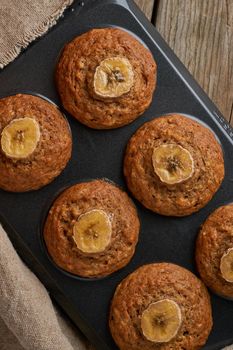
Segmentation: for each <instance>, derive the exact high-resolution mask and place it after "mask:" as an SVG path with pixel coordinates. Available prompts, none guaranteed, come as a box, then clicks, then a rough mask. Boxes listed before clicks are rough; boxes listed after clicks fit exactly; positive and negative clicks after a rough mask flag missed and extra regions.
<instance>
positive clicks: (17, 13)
mask: <svg viewBox="0 0 233 350" xmlns="http://www.w3.org/2000/svg"><path fill="white" fill-rule="evenodd" d="M72 2H73V0H0V68H3V67H4V66H5V65H7V64H8V63H10V62H11V61H13V60H14V59H15V58H16V57H17V56H18V55H19V53H20V51H21V50H22V49H23V48H26V47H27V46H28V44H29V43H30V42H32V41H33V40H34V39H36V38H38V37H39V36H41V35H42V34H44V33H45V32H46V31H47V30H48V29H49V28H50V27H51V26H53V25H54V24H55V23H56V21H57V19H58V18H59V17H60V16H61V15H62V13H63V12H64V10H65V8H66V7H67V6H68V5H71V4H72Z"/></svg>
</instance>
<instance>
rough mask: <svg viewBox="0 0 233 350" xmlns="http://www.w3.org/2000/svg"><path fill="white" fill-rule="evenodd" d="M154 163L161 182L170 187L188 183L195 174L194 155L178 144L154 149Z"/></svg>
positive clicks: (164, 145)
mask: <svg viewBox="0 0 233 350" xmlns="http://www.w3.org/2000/svg"><path fill="white" fill-rule="evenodd" d="M152 163H153V168H154V171H155V173H156V174H157V175H158V177H159V178H160V180H161V181H162V182H165V183H166V184H169V185H173V184H177V183H180V182H183V181H186V180H188V179H189V178H191V177H192V175H193V173H194V161H193V157H192V155H191V154H190V152H189V151H188V150H186V149H185V148H183V147H182V146H180V145H177V144H163V145H161V146H159V147H156V148H154V150H153V155H152Z"/></svg>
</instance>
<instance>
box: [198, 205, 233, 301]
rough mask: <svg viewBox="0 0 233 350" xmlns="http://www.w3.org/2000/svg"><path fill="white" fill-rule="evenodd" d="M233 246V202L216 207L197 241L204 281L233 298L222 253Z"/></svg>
mask: <svg viewBox="0 0 233 350" xmlns="http://www.w3.org/2000/svg"><path fill="white" fill-rule="evenodd" d="M229 248H233V204H228V205H225V206H222V207H220V208H218V209H216V210H215V211H214V212H213V213H212V214H211V215H210V216H209V217H208V218H207V220H206V221H205V222H204V224H203V226H202V228H201V230H200V232H199V235H198V238H197V243H196V263H197V268H198V271H199V273H200V275H201V278H202V280H203V282H204V283H205V284H206V285H207V286H208V287H209V288H211V290H212V291H213V292H215V293H217V294H219V295H221V296H224V297H226V298H233V283H230V282H227V281H226V280H225V279H224V278H223V277H222V275H221V271H220V261H221V257H222V255H223V254H224V253H225V252H226V251H227V250H228V249H229Z"/></svg>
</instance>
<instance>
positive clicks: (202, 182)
mask: <svg viewBox="0 0 233 350" xmlns="http://www.w3.org/2000/svg"><path fill="white" fill-rule="evenodd" d="M124 174H125V177H126V181H127V184H128V187H129V189H130V191H131V192H132V194H133V195H134V196H135V198H137V199H138V200H139V201H140V202H141V203H142V204H143V205H144V206H145V207H147V208H148V209H151V210H152V211H154V212H156V213H159V214H162V215H169V216H185V215H189V214H191V213H193V212H195V211H197V210H199V209H201V208H202V207H204V206H205V205H206V204H207V203H208V202H209V201H210V200H211V198H212V197H213V195H214V194H215V192H216V191H217V190H218V188H219V187H220V185H221V183H222V180H223V178H224V159H223V153H222V149H221V146H220V144H219V143H218V141H217V140H216V138H215V136H214V134H213V133H212V132H211V130H210V129H208V128H207V127H205V126H203V125H202V124H199V123H198V122H196V121H194V120H193V119H191V118H187V117H184V116H182V115H177V114H173V115H167V116H163V117H160V118H155V119H153V120H152V121H149V122H147V123H145V124H144V125H143V126H141V127H140V128H139V129H138V130H137V132H136V133H135V134H134V135H133V137H132V138H131V139H130V141H129V143H128V146H127V150H126V154H125V161H124Z"/></svg>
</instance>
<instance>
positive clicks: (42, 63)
mask: <svg viewBox="0 0 233 350" xmlns="http://www.w3.org/2000/svg"><path fill="white" fill-rule="evenodd" d="M108 26H116V27H120V28H123V29H125V30H127V31H129V32H130V33H131V34H133V35H135V36H136V37H137V38H138V39H139V40H141V41H142V42H143V43H144V44H145V45H146V46H147V47H148V48H149V49H150V50H151V52H152V53H153V55H154V57H155V60H156V61H157V64H158V84H157V89H156V92H155V94H154V98H153V102H152V104H151V106H150V108H149V109H148V110H147V111H146V112H145V113H144V114H143V115H142V116H141V117H140V118H138V119H137V120H136V121H135V122H133V123H132V124H130V125H128V126H125V127H122V128H119V129H115V130H107V131H98V130H92V129H89V128H87V127H85V126H83V125H81V124H80V123H79V122H78V121H76V120H75V119H74V118H72V117H71V116H70V115H69V114H68V113H65V114H66V116H67V118H68V121H69V123H70V126H71V130H72V135H73V153H72V159H71V161H70V162H69V164H68V166H67V167H66V169H65V170H64V171H63V173H62V174H61V175H60V176H59V177H58V178H57V179H56V180H55V181H53V182H52V183H51V184H49V185H47V186H46V187H44V188H42V189H40V190H38V191H34V192H28V193H19V194H16V193H8V192H4V191H0V221H1V222H2V224H3V226H4V228H5V229H6V231H7V232H8V234H9V237H10V238H11V240H12V242H13V244H14V246H15V248H16V249H17V251H18V253H19V254H20V256H21V257H22V258H23V260H24V261H25V262H26V263H27V264H28V266H29V267H30V268H31V269H32V270H33V271H34V272H35V273H36V274H37V276H38V277H39V278H40V280H41V281H42V282H43V283H44V284H45V286H46V287H47V288H48V290H49V291H50V292H51V295H52V296H53V297H54V298H55V300H56V301H57V302H58V303H59V304H60V305H61V306H62V308H63V309H64V310H65V311H66V313H67V314H68V315H69V316H70V318H71V319H72V320H73V321H74V323H75V324H76V325H77V326H78V327H79V328H80V329H81V330H82V332H83V333H84V334H85V335H86V336H87V337H88V338H89V340H90V341H91V342H92V343H93V344H94V345H95V347H96V349H98V350H116V349H117V346H116V345H115V344H114V342H113V340H112V338H111V335H110V332H109V330H108V313H109V305H110V300H111V298H112V296H113V293H114V290H115V288H116V286H117V284H118V283H119V282H120V281H121V280H122V279H123V278H124V277H126V276H127V275H128V274H129V273H131V272H132V271H134V270H135V269H136V268H137V267H139V266H141V265H143V264H147V263H151V262H156V261H169V262H172V263H176V264H179V265H181V266H184V267H186V268H187V269H189V270H191V271H192V272H194V273H196V268H195V262H194V245H195V239H196V236H197V233H198V230H199V227H200V225H201V224H202V222H203V221H204V220H205V219H206V217H207V216H208V215H209V214H210V213H211V212H212V211H213V210H214V209H216V208H217V207H218V206H220V205H223V204H226V203H229V202H231V201H233V166H232V164H233V130H232V129H231V127H230V126H229V125H228V124H227V122H226V121H225V119H224V118H223V116H222V115H221V114H220V112H219V111H218V110H217V108H216V107H215V106H214V104H213V103H212V102H211V101H210V100H209V98H208V97H207V96H206V95H205V93H204V92H203V91H202V89H201V88H200V87H199V86H198V84H197V83H196V82H195V81H194V80H193V78H192V77H191V76H190V74H189V73H188V72H187V70H186V69H185V68H184V66H183V65H182V64H181V62H180V61H179V60H178V59H177V57H176V56H175V55H174V53H173V52H172V51H171V49H170V48H169V47H168V46H167V44H166V43H165V42H164V41H163V39H162V38H161V37H160V35H159V34H158V32H157V31H156V29H155V28H154V27H153V26H152V25H151V24H150V23H149V22H148V20H147V19H146V18H145V16H144V15H143V14H142V13H141V12H140V10H139V9H138V8H137V7H136V5H135V4H134V3H133V2H132V1H128V0H89V1H88V0H87V1H82V2H78V1H76V2H75V3H74V5H73V6H71V8H70V9H68V10H67V11H66V12H65V15H64V17H63V18H62V19H61V20H60V21H59V23H58V24H57V25H56V26H55V27H54V28H53V29H52V30H50V31H49V33H48V34H46V35H45V36H43V37H42V38H41V39H39V40H37V41H36V42H35V43H33V44H32V45H30V47H29V48H28V49H27V50H25V51H24V52H23V53H22V54H21V55H20V56H19V58H17V59H16V60H15V61H14V62H13V63H11V64H10V65H8V66H7V67H6V68H4V69H3V70H2V71H1V72H0V97H3V96H7V95H12V94H15V93H16V92H31V93H33V94H41V95H43V96H45V97H47V98H49V99H50V100H52V101H53V102H55V103H56V104H57V105H58V106H60V108H61V104H60V101H59V97H58V94H57V92H56V89H55V85H54V69H55V65H56V62H57V59H58V56H59V53H60V51H61V49H62V47H63V46H64V45H65V43H67V42H68V41H70V40H72V39H73V38H74V37H75V36H77V35H80V34H82V33H84V32H86V31H88V30H90V29H91V28H96V27H108ZM175 112H178V113H182V114H185V115H187V116H192V117H195V118H197V120H199V121H200V122H203V123H205V124H206V125H207V126H208V127H210V128H211V129H212V130H213V132H214V133H215V134H216V136H217V138H218V139H219V141H220V143H221V145H222V147H223V151H224V158H225V169H226V176H225V179H224V181H223V184H222V186H221V188H220V190H219V191H218V192H217V194H216V195H215V196H214V198H213V199H212V200H211V202H210V203H209V204H208V205H207V206H206V207H205V208H204V209H202V210H200V211H199V212H198V213H195V214H193V215H190V216H187V217H184V218H174V217H164V216H160V215H156V214H154V213H152V212H151V211H149V210H147V209H145V208H144V207H143V206H141V205H140V204H139V203H138V202H136V201H135V203H136V206H137V209H138V214H139V217H140V221H141V231H140V238H139V243H138V246H137V249H136V253H135V255H134V257H133V259H132V260H131V262H130V263H129V264H128V265H127V266H126V267H125V268H123V269H122V270H120V271H118V272H116V273H114V274H113V275H111V276H109V277H107V278H104V279H100V280H90V281H89V280H85V279H81V278H77V277H72V276H70V275H69V274H65V273H63V272H62V271H61V270H59V269H57V268H56V266H54V265H53V263H52V262H51V260H50V259H49V257H48V256H47V253H46V251H45V249H44V246H43V243H42V240H41V230H42V226H43V221H44V218H45V216H46V213H47V211H48V208H49V206H50V204H51V203H52V201H53V199H54V198H55V197H56V195H57V193H59V192H60V191H61V190H62V189H64V188H66V187H68V186H70V185H72V184H75V183H77V182H80V181H82V180H86V179H90V178H93V179H94V178H108V179H110V180H112V181H114V182H115V183H116V184H118V185H119V186H121V187H122V188H123V189H125V190H127V189H126V184H125V181H124V177H123V173H122V162H123V156H124V151H125V147H126V144H127V142H128V140H129V138H130V137H131V135H132V134H133V133H134V132H135V131H136V130H137V129H138V127H140V126H141V125H142V124H143V123H145V122H146V121H148V120H151V119H152V118H154V117H158V116H160V115H163V114H166V113H175ZM211 302H212V306H213V318H214V327H213V330H212V332H211V334H210V337H209V339H208V342H207V344H206V346H205V347H204V349H206V350H217V349H221V348H222V347H223V346H225V345H227V344H230V343H233V321H232V320H233V319H232V315H233V302H231V301H227V300H224V299H221V298H219V297H217V296H215V295H213V294H211ZM186 350H189V349H186Z"/></svg>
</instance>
